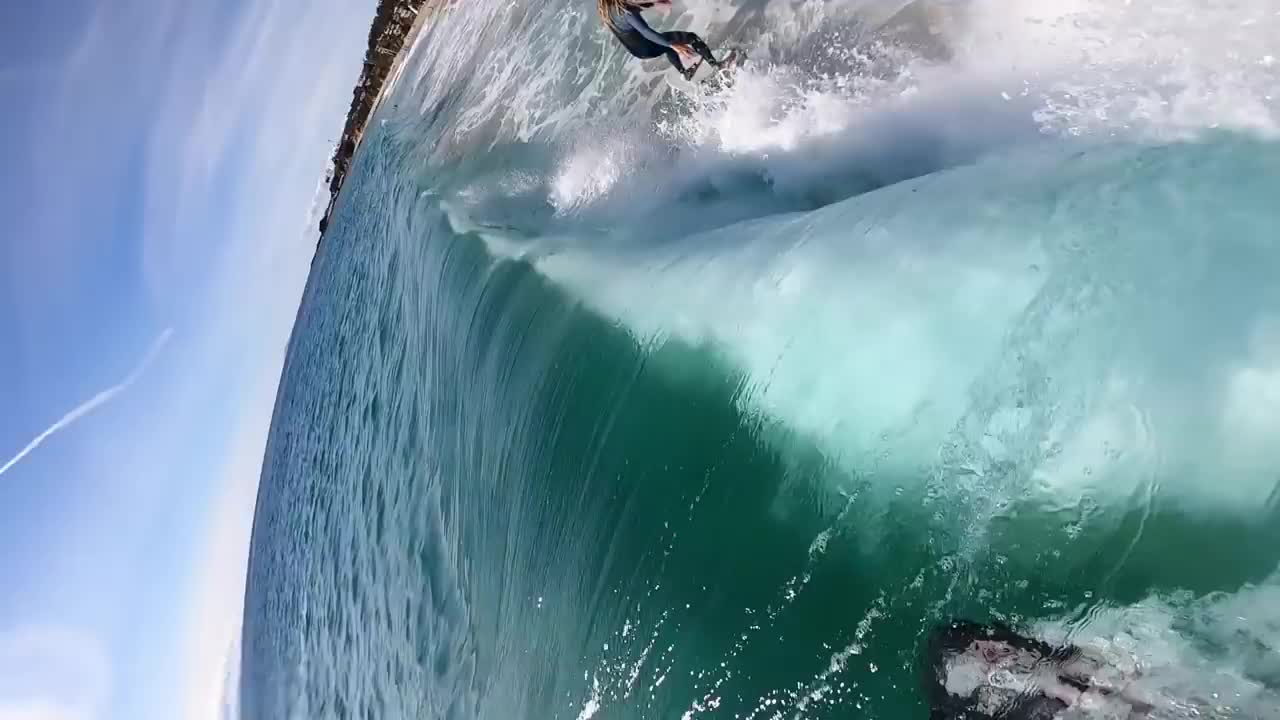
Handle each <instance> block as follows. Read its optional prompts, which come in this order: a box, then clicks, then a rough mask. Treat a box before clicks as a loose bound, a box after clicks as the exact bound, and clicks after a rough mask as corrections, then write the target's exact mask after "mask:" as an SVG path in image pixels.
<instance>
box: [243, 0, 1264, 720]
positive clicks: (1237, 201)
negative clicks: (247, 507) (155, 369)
mask: <svg viewBox="0 0 1280 720" xmlns="http://www.w3.org/2000/svg"><path fill="white" fill-rule="evenodd" d="M1014 6H1016V7H1014ZM681 8H682V10H681V11H680V12H679V13H678V14H677V15H676V16H675V17H674V18H672V19H668V20H664V21H663V23H662V25H663V27H668V26H675V27H679V28H689V29H695V30H698V31H699V32H702V33H703V34H705V35H706V36H707V37H708V39H709V40H711V41H712V44H713V45H736V46H741V47H745V48H747V49H748V51H749V57H750V60H749V61H748V63H747V65H746V66H745V68H744V69H743V71H742V72H741V73H740V75H739V76H738V79H737V82H736V83H735V85H734V86H733V87H732V88H729V89H727V90H725V91H723V92H720V93H714V94H713V93H707V94H705V95H700V96H697V97H690V96H685V95H682V94H678V93H676V92H673V91H672V90H670V89H669V88H668V86H667V84H666V83H665V82H664V80H663V79H662V78H661V74H662V72H663V68H662V67H661V63H639V62H635V61H632V60H630V59H629V58H627V57H625V56H624V55H623V53H622V52H621V51H620V50H619V49H618V48H616V47H615V46H614V44H613V42H612V40H610V39H609V38H608V37H607V35H606V34H605V33H604V32H603V31H602V30H601V29H600V28H599V23H598V21H597V20H596V18H595V14H594V11H593V8H591V7H590V5H583V4H581V3H568V2H564V1H560V0H550V1H548V2H542V3H510V2H497V0H476V1H475V2H467V3H458V4H455V5H454V6H453V7H452V8H450V9H447V10H442V11H439V14H438V15H437V16H436V17H434V18H432V22H431V24H430V27H429V28H428V29H427V30H426V31H425V32H424V33H423V35H422V36H421V40H420V41H419V43H418V46H417V47H416V48H415V50H414V51H413V54H412V55H411V57H410V58H409V61H408V63H407V65H406V67H405V70H404V73H403V75H402V76H401V77H400V78H399V80H398V83H397V86H396V87H395V88H394V90H393V91H392V93H391V95H390V96H389V99H388V101H387V102H386V103H385V104H384V105H383V108H382V110H381V111H380V114H379V115H378V116H377V117H376V118H375V122H374V123H373V125H372V127H371V129H370V132H369V134H368V136H367V137H366V141H365V143H364V144H363V146H362V148H361V150H360V152H359V154H358V155H357V157H356V159H355V163H354V166H353V170H352V173H351V175H350V177H349V179H348V181H347V185H346V188H345V189H344V194H343V197H342V199H341V201H340V203H339V205H338V207H337V211H336V213H335V215H334V217H333V221H332V223H331V225H330V229H329V231H328V233H327V235H326V236H325V238H324V241H323V243H322V245H321V247H320V249H319V251H318V254H317V257H316V259H315V263H314V266H313V270H312V274H311V278H310V282H309V285H308V289H307V292H306V296H305V298H304V300H303V304H302V308H301V310H300V313H299V317H298V321H297V325H296V327H295V330H294V336H293V339H292V341H291V346H290V350H289V356H288V361H287V363H286V368H285V372H284V375H283V377H282V381H281V387H280V394H279V398H278V401H277V407H276V412H275V418H274V421H273V425H272V430H271V437H270V440H269V443H268V449H267V456H266V459H265V463H264V468H263V475H262V481H261V490H260V495H259V499H258V507H257V517H256V521H255V526H254V537H253V543H252V554H251V560H250V567H249V582H248V590H247V597H246V611H245V612H246V616H245V624H244V639H243V644H242V645H243V661H242V677H241V681H240V682H241V687H240V693H239V697H240V714H241V716H242V717H244V718H246V719H254V718H360V719H362V720H363V719H366V718H410V717H412V718H442V719H444V718H447V719H449V720H454V719H458V720H461V719H464V718H494V719H502V720H508V719H511V718H530V719H534V718H536V719H542V718H575V719H577V720H586V719H587V718H593V717H594V718H609V719H612V718H682V719H686V718H699V717H706V718H760V719H764V718H849V717H867V718H910V717H926V716H927V715H928V710H927V708H926V706H925V701H924V699H923V698H924V694H923V692H922V689H921V682H920V676H921V672H922V667H923V664H924V663H923V658H922V652H923V645H924V639H925V636H926V633H927V632H928V630H929V628H931V627H933V626H934V625H936V624H938V623H941V622H944V621H946V620H949V619H952V618H966V619H974V620H980V621H990V620H998V621H1002V622H1005V623H1008V624H1011V625H1014V626H1016V627H1018V628H1019V629H1021V630H1022V631H1024V632H1027V633H1030V634H1035V635H1037V636H1039V637H1044V638H1046V639H1049V640H1054V641H1057V640H1070V641H1072V642H1075V643H1077V644H1081V645H1087V646H1091V647H1093V648H1094V649H1095V650H1097V651H1098V652H1099V653H1102V654H1104V655H1105V656H1107V657H1109V658H1111V659H1112V661H1113V662H1114V663H1116V664H1117V666H1136V667H1138V668H1140V669H1141V672H1140V676H1139V680H1138V683H1139V684H1141V685H1142V687H1143V690H1144V692H1145V693H1146V694H1147V696H1148V697H1150V698H1154V699H1155V701H1156V702H1155V705H1156V709H1155V710H1154V711H1153V713H1154V715H1153V717H1161V718H1175V717H1176V718H1183V717H1220V718H1262V717H1276V716H1277V714H1278V713H1280V699H1278V698H1280V695H1278V693H1280V661H1278V660H1277V657H1278V656H1277V652H1278V651H1280V573H1278V572H1277V568H1278V566H1280V445H1278V444H1277V443H1276V441H1275V440H1276V438H1278V437H1280V283H1277V282H1276V277H1277V276H1278V274H1280V210H1277V206H1276V204H1275V202H1276V198H1277V197H1280V143H1277V141H1276V131H1277V129H1278V128H1280V101H1278V98H1280V65H1277V61H1276V59H1275V57H1274V56H1273V55H1271V54H1268V53H1274V52H1275V47H1274V40H1275V38H1277V37H1280V15H1277V14H1276V13H1275V11H1274V9H1273V7H1272V3H1271V2H1270V0H1265V1H1263V0H1259V1H1256V2H1250V1H1248V0H1237V1H1235V2H1207V0H1174V1H1173V2H1171V3H1163V4H1160V5H1159V6H1158V7H1153V6H1151V5H1150V4H1147V3H1133V4H1129V3H1120V2H1096V1H1093V0H1071V1H1070V2H1067V1H1063V0H1056V1H1055V2H1052V3H1050V2H1043V3H1041V2H1031V1H1028V2H1023V3H1008V2H1003V1H1001V2H996V1H995V0H989V1H985V0H975V1H974V2H968V3H943V2H936V3H923V2H914V3H909V2H896V3H892V2H876V3H871V2H845V3H836V2H829V3H813V2H810V3H783V2H778V1H777V0H744V1H743V2H740V3H738V4H728V3H721V2H711V1H707V2H703V1H702V0H697V1H696V2H691V3H689V4H685V5H682V6H681ZM655 24H657V22H656V20H655Z"/></svg>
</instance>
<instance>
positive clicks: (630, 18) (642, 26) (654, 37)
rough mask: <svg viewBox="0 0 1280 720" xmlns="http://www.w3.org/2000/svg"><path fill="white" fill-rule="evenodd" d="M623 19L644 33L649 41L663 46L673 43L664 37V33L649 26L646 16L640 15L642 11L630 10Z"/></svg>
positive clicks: (632, 27) (633, 28)
mask: <svg viewBox="0 0 1280 720" xmlns="http://www.w3.org/2000/svg"><path fill="white" fill-rule="evenodd" d="M623 20H624V22H626V23H627V25H629V26H630V27H631V29H632V30H635V31H636V32H638V33H640V34H641V35H643V36H644V37H645V39H646V40H648V41H649V42H653V43H657V44H658V45H661V46H662V47H671V43H670V42H669V41H668V40H667V39H666V38H664V37H662V33H660V32H658V31H657V30H654V29H653V28H651V27H649V23H647V22H645V21H644V18H642V17H640V13H638V12H636V11H634V10H629V11H627V14H626V15H624V16H623Z"/></svg>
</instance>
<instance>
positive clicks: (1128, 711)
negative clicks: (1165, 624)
mask: <svg viewBox="0 0 1280 720" xmlns="http://www.w3.org/2000/svg"><path fill="white" fill-rule="evenodd" d="M927 652H928V657H927V660H926V667H925V668H924V670H925V689H926V691H927V693H928V701H929V720H1053V719H1055V718H1062V717H1067V716H1071V717H1075V716H1076V714H1081V713H1082V714H1085V715H1087V716H1089V717H1105V718H1116V719H1123V720H1145V719H1147V718H1150V717H1151V714H1150V713H1151V712H1152V711H1153V710H1154V709H1155V708H1154V706H1153V705H1152V704H1151V703H1150V702H1147V701H1146V700H1144V699H1143V698H1142V697H1140V696H1139V695H1138V693H1137V692H1136V691H1135V690H1134V689H1133V688H1132V687H1131V685H1133V680H1134V678H1133V677H1127V676H1126V674H1125V673H1122V672H1120V671H1118V670H1117V669H1116V668H1112V667H1109V666H1108V665H1107V663H1105V662H1104V661H1103V660H1101V659H1099V658H1095V657H1093V656H1091V655H1089V654H1088V653H1086V652H1085V651H1084V650H1082V649H1080V648H1078V647H1076V646H1074V645H1065V646H1063V647H1053V646H1051V645H1049V644H1048V643H1045V642H1042V641H1040V640H1035V639H1032V638H1028V637H1024V636H1022V635H1019V634H1017V633H1016V632H1014V631H1013V630H1011V629H1009V628H1007V627H1003V626H1000V625H980V624H977V623H971V622H965V621H953V622H951V623H949V624H947V625H945V626H942V627H939V628H937V629H935V630H934V631H933V633H932V634H931V636H930V638H929V644H928V650H927ZM1068 711H1072V712H1068Z"/></svg>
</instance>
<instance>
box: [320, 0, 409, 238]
mask: <svg viewBox="0 0 1280 720" xmlns="http://www.w3.org/2000/svg"><path fill="white" fill-rule="evenodd" d="M427 4H429V3H428V0H379V1H378V9H377V12H376V13H375V14H374V16H373V25H372V27H370V28H369V48H368V50H367V51H365V56H364V69H363V70H362V71H361V72H360V80H359V81H358V82H357V83H356V87H355V90H354V91H353V92H352V98H351V110H350V111H348V113H347V123H346V125H345V126H344V127H343V129H342V139H341V140H340V141H339V142H338V147H337V148H336V149H334V151H333V175H332V176H331V177H330V179H329V207H328V208H326V209H325V211H324V216H323V217H321V218H320V234H321V235H323V234H324V231H325V229H326V228H327V227H328V226H329V215H330V214H331V213H332V212H333V208H334V205H336V204H337V201H338V194H339V193H340V192H341V191H342V183H343V181H344V180H345V179H346V177H347V172H348V171H349V170H350V169H351V158H352V157H353V156H354V155H355V153H356V148H358V147H359V146H360V139H361V138H362V137H363V136H364V131H365V126H366V124H367V123H368V122H369V117H370V116H371V115H373V111H374V109H376V108H377V106H378V99H379V98H380V97H381V95H382V89H383V86H384V85H385V84H386V82H387V80H388V79H389V78H391V77H392V76H393V74H394V73H395V71H396V68H397V67H398V66H399V63H400V61H401V59H402V58H401V55H402V54H403V53H404V52H405V50H407V49H408V48H410V47H412V43H413V38H414V37H415V36H416V35H417V33H418V30H419V29H421V22H420V20H421V17H420V15H422V12H421V11H422V9H423V6H425V5H427Z"/></svg>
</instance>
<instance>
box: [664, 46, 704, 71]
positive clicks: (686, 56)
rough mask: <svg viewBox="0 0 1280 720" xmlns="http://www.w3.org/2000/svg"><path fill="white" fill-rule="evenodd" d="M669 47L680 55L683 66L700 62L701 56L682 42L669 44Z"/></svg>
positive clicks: (690, 65) (691, 65)
mask: <svg viewBox="0 0 1280 720" xmlns="http://www.w3.org/2000/svg"><path fill="white" fill-rule="evenodd" d="M671 49H672V50H675V51H676V54H677V55H679V56H680V62H682V63H684V65H685V67H693V66H695V65H697V64H698V63H700V62H702V56H701V55H698V53H697V52H695V51H694V49H693V48H691V47H689V46H688V45H686V44H684V43H675V44H673V45H672V46H671Z"/></svg>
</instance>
